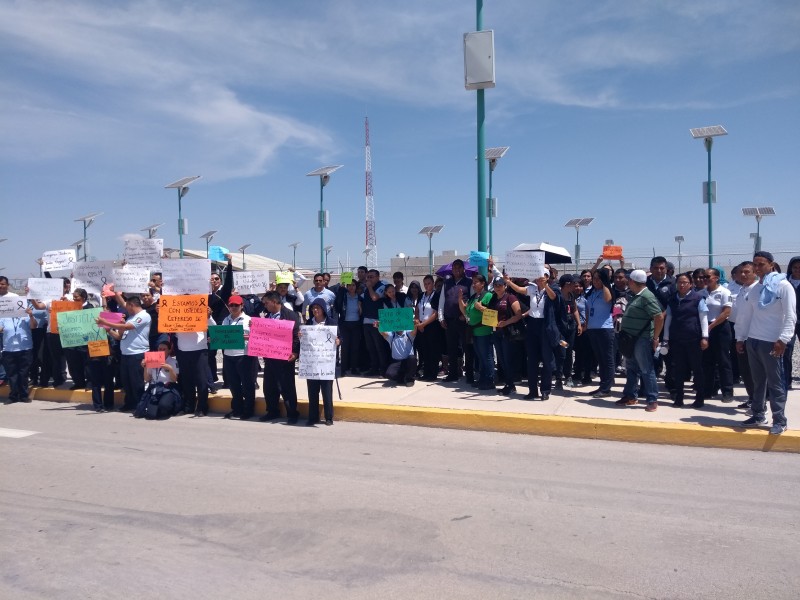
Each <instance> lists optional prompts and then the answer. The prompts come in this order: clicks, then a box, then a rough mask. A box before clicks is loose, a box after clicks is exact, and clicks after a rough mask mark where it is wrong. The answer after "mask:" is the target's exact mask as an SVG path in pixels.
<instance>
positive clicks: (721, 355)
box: [703, 323, 733, 398]
mask: <svg viewBox="0 0 800 600" xmlns="http://www.w3.org/2000/svg"><path fill="white" fill-rule="evenodd" d="M716 374H719V387H720V388H721V389H722V394H723V396H728V395H733V369H732V368H731V328H730V327H729V326H728V324H727V323H722V324H721V325H720V326H719V327H714V329H712V330H711V331H710V332H709V339H708V348H707V349H706V351H705V352H703V394H704V395H705V397H706V398H711V396H713V395H714V393H715V392H716V391H717V390H716V383H715V375H716Z"/></svg>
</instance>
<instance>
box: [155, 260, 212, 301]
mask: <svg viewBox="0 0 800 600" xmlns="http://www.w3.org/2000/svg"><path fill="white" fill-rule="evenodd" d="M161 278H162V280H163V285H162V289H161V292H162V293H163V294H170V295H177V294H208V293H209V292H211V283H210V279H211V261H210V260H207V259H205V258H184V259H183V260H165V261H164V262H163V263H162V264H161Z"/></svg>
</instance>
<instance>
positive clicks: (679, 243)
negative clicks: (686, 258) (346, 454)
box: [675, 235, 684, 273]
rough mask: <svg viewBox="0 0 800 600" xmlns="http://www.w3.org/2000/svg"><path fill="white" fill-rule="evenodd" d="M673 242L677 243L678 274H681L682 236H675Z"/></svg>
mask: <svg viewBox="0 0 800 600" xmlns="http://www.w3.org/2000/svg"><path fill="white" fill-rule="evenodd" d="M675 241H676V242H678V273H680V272H681V258H682V257H681V244H682V243H683V242H684V239H683V236H682V235H676V236H675Z"/></svg>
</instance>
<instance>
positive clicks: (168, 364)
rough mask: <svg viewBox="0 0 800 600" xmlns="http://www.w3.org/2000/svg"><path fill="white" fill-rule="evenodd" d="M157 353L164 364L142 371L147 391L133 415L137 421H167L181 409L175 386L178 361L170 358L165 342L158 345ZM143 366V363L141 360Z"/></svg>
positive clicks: (170, 353) (170, 349)
mask: <svg viewBox="0 0 800 600" xmlns="http://www.w3.org/2000/svg"><path fill="white" fill-rule="evenodd" d="M158 352H163V353H164V362H163V363H162V364H161V366H160V367H158V368H157V369H155V368H151V369H144V382H145V383H146V384H147V389H146V390H145V392H144V394H142V398H141V400H140V401H139V404H138V405H137V406H136V410H135V411H134V413H133V416H134V417H136V418H137V419H140V418H142V417H144V418H145V419H168V418H169V417H171V416H174V415H177V414H178V413H179V412H180V411H181V410H182V409H183V400H181V395H180V393H179V392H178V385H177V382H178V361H177V360H175V357H174V356H172V344H170V343H169V341H166V340H165V341H163V342H161V343H159V344H158ZM144 366H145V361H144V360H142V367H144Z"/></svg>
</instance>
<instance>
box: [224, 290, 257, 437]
mask: <svg viewBox="0 0 800 600" xmlns="http://www.w3.org/2000/svg"><path fill="white" fill-rule="evenodd" d="M222 325H228V326H234V327H241V328H242V334H243V336H244V347H243V348H226V349H225V350H223V351H222V369H223V372H224V376H225V380H226V381H227V382H228V387H229V389H230V390H231V410H230V412H228V413H226V414H225V418H226V419H241V420H242V421H247V420H248V419H251V418H252V417H253V414H254V413H255V406H256V375H257V366H258V359H257V358H256V357H255V356H248V355H247V342H248V340H249V338H250V317H249V316H248V315H246V314H244V299H243V298H242V297H241V296H238V295H237V296H231V297H230V298H229V299H228V316H226V317H225V319H223V321H222Z"/></svg>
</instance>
